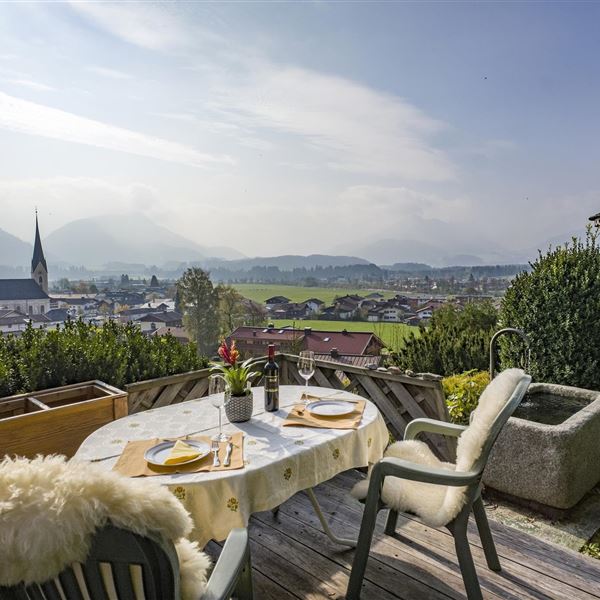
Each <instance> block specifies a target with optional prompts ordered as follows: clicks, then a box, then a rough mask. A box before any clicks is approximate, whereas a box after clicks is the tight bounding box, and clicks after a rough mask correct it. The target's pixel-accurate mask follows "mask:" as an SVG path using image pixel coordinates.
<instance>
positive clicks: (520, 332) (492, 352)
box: [490, 327, 531, 381]
mask: <svg viewBox="0 0 600 600" xmlns="http://www.w3.org/2000/svg"><path fill="white" fill-rule="evenodd" d="M507 333H516V334H517V335H518V336H520V337H521V339H522V340H523V341H524V342H525V346H527V363H528V364H529V356H530V353H531V350H530V348H529V338H528V337H527V335H526V334H525V332H524V331H523V330H522V329H515V328H514V327H505V328H504V329H500V331H496V333H495V334H494V335H493V336H492V339H491V340H490V381H492V379H494V373H495V371H496V354H497V346H498V338H499V337H500V336H502V335H506V334H507Z"/></svg>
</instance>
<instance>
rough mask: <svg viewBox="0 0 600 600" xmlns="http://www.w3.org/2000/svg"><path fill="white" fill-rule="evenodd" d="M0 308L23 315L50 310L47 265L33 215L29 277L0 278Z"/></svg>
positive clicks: (42, 313) (40, 313) (44, 312)
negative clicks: (33, 230) (33, 236)
mask: <svg viewBox="0 0 600 600" xmlns="http://www.w3.org/2000/svg"><path fill="white" fill-rule="evenodd" d="M0 309H9V310H16V311H18V312H20V313H22V314H25V315H44V314H46V313H47V312H48V311H49V310H50V297H49V296H48V265H47V264H46V259H45V258H44V250H43V248H42V240H41V238H40V230H39V227H38V218H37V213H36V215H35V243H34V246H33V258H32V260H31V278H30V279H0Z"/></svg>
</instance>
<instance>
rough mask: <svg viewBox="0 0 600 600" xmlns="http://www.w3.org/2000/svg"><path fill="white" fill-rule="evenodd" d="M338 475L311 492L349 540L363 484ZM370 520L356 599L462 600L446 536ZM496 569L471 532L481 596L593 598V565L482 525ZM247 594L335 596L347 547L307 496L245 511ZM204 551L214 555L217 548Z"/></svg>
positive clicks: (346, 566) (597, 578)
mask: <svg viewBox="0 0 600 600" xmlns="http://www.w3.org/2000/svg"><path fill="white" fill-rule="evenodd" d="M362 477H363V475H362V474H360V473H357V472H354V471H352V472H347V473H344V474H341V475H339V476H337V477H335V478H334V479H332V480H330V481H328V482H325V483H324V484H321V485H320V486H318V487H317V489H316V494H317V497H318V499H319V502H320V503H321V506H322V508H323V511H324V513H325V515H326V517H327V519H328V521H329V522H330V523H331V527H332V528H333V529H334V531H337V532H339V533H340V534H342V535H345V536H349V537H356V536H357V535H358V530H359V528H360V522H361V517H362V505H360V503H358V502H357V501H356V500H354V499H353V498H352V497H351V496H350V493H349V492H350V489H351V487H352V485H353V484H354V483H355V482H356V481H358V480H359V479H360V478H362ZM385 517H386V514H385V511H382V513H381V514H380V516H379V518H378V524H377V527H376V530H375V536H374V541H373V545H372V548H371V556H370V558H369V561H368V563H367V569H366V574H365V580H364V585H363V593H362V598H363V599H364V600H398V599H401V600H430V599H431V600H459V599H460V600H462V599H464V598H465V591H464V586H463V583H462V577H461V575H460V569H459V568H458V564H457V560H456V555H455V552H454V544H453V540H452V537H451V536H450V534H449V533H448V532H447V531H446V530H443V529H434V528H431V527H427V526H425V525H423V524H422V523H420V522H419V521H418V520H417V519H414V518H412V517H408V516H406V517H405V516H401V517H400V519H399V522H398V532H397V535H396V536H393V537H392V536H386V535H385V534H383V523H384V520H385ZM491 526H492V531H493V534H494V537H495V539H496V545H497V548H498V553H499V554H500V560H501V563H502V566H503V571H502V572H501V573H494V572H492V571H490V570H488V569H487V566H486V564H485V558H484V555H483V550H482V548H481V544H480V541H479V538H478V536H477V533H476V529H475V528H474V526H473V527H472V531H471V532H470V538H469V539H470V542H471V547H472V552H473V558H474V560H475V563H476V567H477V572H478V575H479V578H480V582H481V587H482V591H483V596H484V600H499V599H500V598H502V599H508V600H546V599H551V600H598V599H600V583H599V582H600V561H598V562H597V561H594V560H592V559H588V558H585V557H583V556H580V555H578V554H577V553H575V552H572V551H569V550H564V549H562V548H559V547H557V546H555V545H552V544H546V543H545V542H543V541H541V540H538V539H535V538H532V537H531V536H528V535H527V534H524V533H522V532H519V531H516V530H513V529H511V528H508V527H505V526H503V525H499V524H497V523H493V522H492V523H491ZM249 532H250V540H251V551H252V562H253V580H254V586H255V597H256V598H260V599H261V600H299V599H302V600H342V599H343V598H344V595H345V592H346V586H347V583H348V578H349V575H350V569H351V566H352V559H353V556H354V550H352V549H348V548H344V547H341V546H337V545H335V544H333V543H332V542H331V541H330V540H329V539H328V538H327V537H326V535H325V534H324V533H323V531H322V529H321V527H320V523H319V521H318V519H317V517H316V515H315V514H314V511H313V510H312V505H311V504H310V501H309V499H308V497H307V496H306V494H302V493H301V494H296V495H295V496H294V497H293V498H290V499H289V500H288V501H287V502H285V503H284V504H283V505H282V506H281V507H280V511H279V514H278V515H277V516H274V515H273V514H272V513H271V512H270V511H268V512H264V513H258V514H256V515H254V516H253V517H252V519H251V521H250V525H249ZM207 550H208V551H209V553H210V554H211V555H212V556H214V557H215V558H216V556H218V554H219V552H220V545H218V544H215V543H214V542H211V544H209V546H208V548H207Z"/></svg>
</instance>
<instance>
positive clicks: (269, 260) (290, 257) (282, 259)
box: [208, 254, 369, 271]
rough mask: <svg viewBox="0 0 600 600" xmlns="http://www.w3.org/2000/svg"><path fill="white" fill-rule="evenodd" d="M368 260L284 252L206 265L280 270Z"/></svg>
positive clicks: (234, 268) (349, 263)
mask: <svg viewBox="0 0 600 600" xmlns="http://www.w3.org/2000/svg"><path fill="white" fill-rule="evenodd" d="M368 264H369V261H368V260H365V259H364V258H359V257H357V256H333V255H329V254H310V255H308V256H302V255H299V254H285V255H282V256H257V257H254V258H244V259H241V260H228V261H209V264H208V266H214V267H221V268H224V269H231V270H249V269H252V267H278V268H279V269H280V270H282V271H291V270H293V269H298V268H302V267H304V268H306V269H312V268H314V267H345V266H348V265H368Z"/></svg>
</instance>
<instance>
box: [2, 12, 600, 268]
mask: <svg viewBox="0 0 600 600" xmlns="http://www.w3.org/2000/svg"><path fill="white" fill-rule="evenodd" d="M599 17H600V4H597V3H577V2H568V3H559V2H554V3H549V2H548V3H541V2H538V3H525V2H520V3H517V2H514V3H508V2H504V3H424V2H421V3H367V2H365V3H342V2H336V3H328V2H294V3H292V2H287V3H284V2H281V3H266V2H264V3H257V2H252V3H242V2H231V3H220V4H212V3H200V2H185V3H183V2H176V3H160V2H152V3H150V2H146V3H135V2H129V3H124V2H121V3H114V2H94V3H86V2H79V3H75V2H73V3H5V4H0V158H1V160H0V210H1V211H2V214H3V219H2V223H1V224H0V227H2V228H3V229H6V230H8V231H10V232H12V233H14V234H16V235H18V236H20V237H23V238H26V239H28V238H29V237H30V235H31V234H30V229H31V212H32V210H33V206H35V205H37V206H39V210H40V216H41V219H42V222H43V223H44V228H45V231H46V233H48V232H50V231H51V230H53V229H55V228H57V227H59V226H60V225H62V224H63V223H65V222H67V221H69V220H72V219H74V218H79V217H83V216H91V215H102V214H119V213H126V212H132V211H133V212H143V213H144V214H146V215H147V216H149V217H150V218H152V219H153V220H155V221H156V222H158V223H161V224H164V225H166V226H167V227H169V228H170V229H172V230H173V231H176V232H178V233H181V234H182V235H185V236H186V237H189V238H191V239H196V240H197V241H199V242H201V243H202V244H206V245H215V244H219V245H223V244H227V245H230V246H234V247H236V248H238V249H239V250H241V251H242V252H244V253H246V254H248V255H269V254H279V253H284V252H290V253H304V254H308V253H313V252H342V251H354V250H356V249H360V248H361V247H362V245H364V244H367V243H370V242H374V241H377V240H379V239H385V238H402V239H409V240H410V239H417V240H425V241H432V242H434V243H436V244H442V245H445V246H446V247H452V248H453V249H454V250H455V251H456V253H463V252H464V253H467V252H471V253H479V254H485V256H486V257H487V259H488V260H494V258H498V259H499V258H500V257H506V258H510V256H512V255H513V254H514V255H515V256H516V255H517V254H519V252H520V251H521V250H522V249H526V250H527V249H529V248H531V247H533V246H535V245H536V244H539V243H541V242H543V241H544V240H546V239H549V238H553V237H554V236H559V237H561V236H562V237H564V236H565V235H568V234H569V233H570V232H571V231H573V230H577V229H580V228H581V226H582V225H583V224H584V223H585V222H586V219H587V217H588V216H589V214H591V213H593V212H597V211H598V210H600V185H599V183H598V172H600V169H599V168H598V165H599V162H600V161H599V159H600V145H599V144H598V140H599V139H600V119H599V118H598V108H597V107H598V106H600V77H599V71H600V69H599V63H598V56H600V38H599V36H598V35H597V24H598V22H600V19H599ZM398 258H399V259H401V258H402V257H398Z"/></svg>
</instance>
